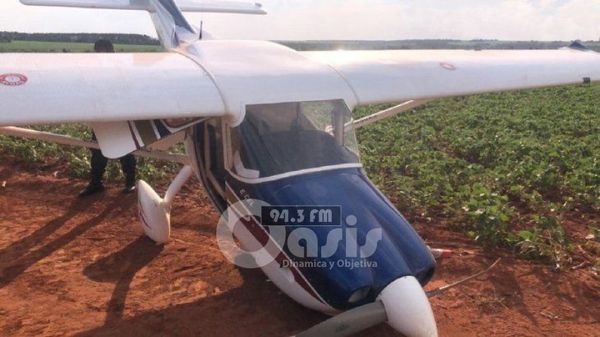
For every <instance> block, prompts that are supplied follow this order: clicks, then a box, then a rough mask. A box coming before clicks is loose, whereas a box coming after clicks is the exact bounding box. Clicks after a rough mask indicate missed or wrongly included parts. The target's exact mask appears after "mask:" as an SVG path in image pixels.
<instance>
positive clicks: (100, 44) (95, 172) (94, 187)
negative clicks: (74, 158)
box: [79, 40, 136, 197]
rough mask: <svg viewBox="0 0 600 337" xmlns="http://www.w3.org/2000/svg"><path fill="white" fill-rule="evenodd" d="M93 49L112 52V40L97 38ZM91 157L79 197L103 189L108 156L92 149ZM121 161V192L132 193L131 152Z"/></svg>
mask: <svg viewBox="0 0 600 337" xmlns="http://www.w3.org/2000/svg"><path fill="white" fill-rule="evenodd" d="M94 51H95V52H96V53H114V52H115V48H114V46H113V44H112V42H110V41H108V40H98V41H96V44H95V45H94ZM92 139H93V140H94V141H96V135H95V134H94V132H93V131H92ZM91 151H92V159H91V163H90V164H91V167H92V168H91V171H90V176H91V180H90V183H89V184H88V186H87V187H86V188H85V189H84V190H82V191H81V192H79V196H80V197H87V196H90V195H93V194H96V193H100V192H102V191H104V184H103V182H102V180H103V179H104V172H105V171H106V165H108V158H106V157H105V156H104V155H103V154H102V152H101V151H100V150H96V149H92V150H91ZM119 161H120V162H121V170H122V171H123V174H124V175H125V188H123V193H126V194H128V193H132V192H134V191H135V181H136V177H135V171H136V160H135V157H134V156H133V155H132V154H128V155H126V156H125V157H122V158H120V159H119Z"/></svg>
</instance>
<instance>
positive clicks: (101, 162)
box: [79, 133, 108, 197]
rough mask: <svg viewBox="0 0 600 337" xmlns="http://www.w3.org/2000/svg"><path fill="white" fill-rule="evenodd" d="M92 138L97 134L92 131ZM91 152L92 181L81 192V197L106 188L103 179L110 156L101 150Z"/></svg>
mask: <svg viewBox="0 0 600 337" xmlns="http://www.w3.org/2000/svg"><path fill="white" fill-rule="evenodd" d="M92 140H96V135H95V134H94V133H92ZM91 152H92V158H91V161H90V165H91V170H90V183H89V184H88V186H87V187H86V188H85V189H84V190H83V191H81V192H80V193H79V196H81V197H86V196H88V195H92V194H95V193H98V192H102V191H103V190H104V184H103V183H102V180H103V178H104V172H105V171H106V165H108V158H106V157H104V155H103V154H102V152H101V151H100V150H96V149H92V150H91Z"/></svg>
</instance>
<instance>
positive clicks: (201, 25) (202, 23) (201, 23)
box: [198, 21, 204, 40]
mask: <svg viewBox="0 0 600 337" xmlns="http://www.w3.org/2000/svg"><path fill="white" fill-rule="evenodd" d="M203 26H204V21H200V36H198V37H199V38H200V40H202V31H203V29H202V28H203Z"/></svg>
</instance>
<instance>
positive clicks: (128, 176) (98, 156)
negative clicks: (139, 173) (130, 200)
mask: <svg viewBox="0 0 600 337" xmlns="http://www.w3.org/2000/svg"><path fill="white" fill-rule="evenodd" d="M92 139H93V140H94V141H95V140H96V135H95V134H94V133H92ZM119 161H120V162H121V170H123V174H124V175H125V185H126V186H133V185H135V167H136V164H137V162H136V159H135V157H134V156H133V155H132V154H128V155H126V156H125V157H121V158H119ZM106 165H108V158H106V157H105V156H104V155H103V154H102V152H101V151H100V150H96V149H92V160H91V166H92V170H91V176H92V177H91V183H92V184H94V185H102V180H103V178H104V172H105V171H106Z"/></svg>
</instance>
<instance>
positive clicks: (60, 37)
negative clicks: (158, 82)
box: [0, 31, 160, 45]
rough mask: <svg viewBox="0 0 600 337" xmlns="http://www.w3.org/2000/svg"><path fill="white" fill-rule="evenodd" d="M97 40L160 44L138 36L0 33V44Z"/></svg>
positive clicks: (151, 38) (118, 42)
mask: <svg viewBox="0 0 600 337" xmlns="http://www.w3.org/2000/svg"><path fill="white" fill-rule="evenodd" d="M99 39H108V40H111V41H112V42H113V43H116V44H134V45H160V42H159V41H158V40H157V39H155V38H153V37H150V36H147V35H140V34H110V33H19V32H5V31H1V32H0V42H11V41H16V40H18V41H43V42H81V43H94V42H96V41H98V40H99Z"/></svg>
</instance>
